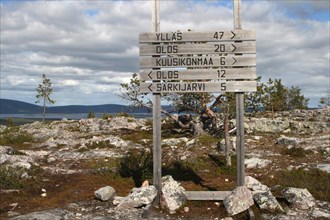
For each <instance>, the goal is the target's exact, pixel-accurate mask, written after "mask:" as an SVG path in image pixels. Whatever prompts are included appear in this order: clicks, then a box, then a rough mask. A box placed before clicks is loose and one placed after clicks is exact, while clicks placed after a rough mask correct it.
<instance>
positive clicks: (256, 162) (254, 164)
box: [245, 157, 272, 169]
mask: <svg viewBox="0 0 330 220" xmlns="http://www.w3.org/2000/svg"><path fill="white" fill-rule="evenodd" d="M271 162H272V161H270V160H267V159H260V158H257V157H253V158H249V159H245V165H246V168H247V169H252V168H264V167H266V166H267V165H268V164H270V163H271Z"/></svg>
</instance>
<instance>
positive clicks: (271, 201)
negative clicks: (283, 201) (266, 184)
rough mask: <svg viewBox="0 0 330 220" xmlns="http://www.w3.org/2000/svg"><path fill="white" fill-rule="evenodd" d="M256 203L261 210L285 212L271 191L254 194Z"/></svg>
mask: <svg viewBox="0 0 330 220" xmlns="http://www.w3.org/2000/svg"><path fill="white" fill-rule="evenodd" d="M253 199H254V201H255V202H256V203H257V204H258V206H259V207H260V209H266V210H268V211H277V210H278V211H282V212H284V210H283V208H282V207H281V205H280V204H279V203H278V201H277V200H276V198H275V196H273V194H272V193H271V191H266V192H257V193H255V194H253Z"/></svg>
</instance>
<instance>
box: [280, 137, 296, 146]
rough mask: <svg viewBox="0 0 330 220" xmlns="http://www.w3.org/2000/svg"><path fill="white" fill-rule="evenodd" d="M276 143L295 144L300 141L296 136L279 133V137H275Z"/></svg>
mask: <svg viewBox="0 0 330 220" xmlns="http://www.w3.org/2000/svg"><path fill="white" fill-rule="evenodd" d="M276 143H277V144H281V145H293V146H297V145H298V144H299V143H300V140H299V139H298V138H294V137H286V136H284V135H281V137H279V138H277V140H276Z"/></svg>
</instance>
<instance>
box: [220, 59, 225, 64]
mask: <svg viewBox="0 0 330 220" xmlns="http://www.w3.org/2000/svg"><path fill="white" fill-rule="evenodd" d="M220 65H226V57H220Z"/></svg>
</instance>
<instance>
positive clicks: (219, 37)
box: [139, 30, 256, 43]
mask: <svg viewBox="0 0 330 220" xmlns="http://www.w3.org/2000/svg"><path fill="white" fill-rule="evenodd" d="M255 39H256V33H255V31H248V30H232V31H227V30H219V31H205V32H194V31H188V32H158V33H141V34H140V35H139V42H140V43H157V42H172V43H173V42H175V43H180V42H219V41H242V40H252V41H253V40H255Z"/></svg>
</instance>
